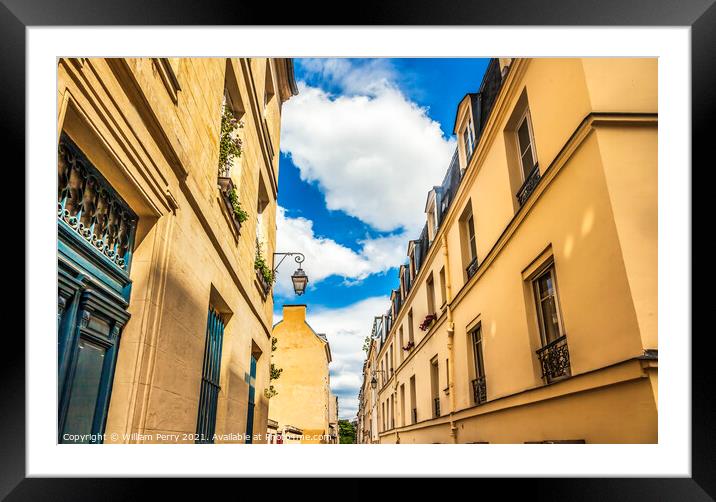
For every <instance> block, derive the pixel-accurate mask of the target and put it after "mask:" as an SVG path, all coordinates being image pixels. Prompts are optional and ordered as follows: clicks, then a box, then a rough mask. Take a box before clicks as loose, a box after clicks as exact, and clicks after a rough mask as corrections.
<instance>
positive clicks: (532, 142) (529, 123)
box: [514, 106, 538, 183]
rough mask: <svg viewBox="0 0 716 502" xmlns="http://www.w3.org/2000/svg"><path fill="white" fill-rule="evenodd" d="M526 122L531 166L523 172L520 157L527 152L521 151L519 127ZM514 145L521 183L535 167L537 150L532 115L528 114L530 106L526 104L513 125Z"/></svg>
mask: <svg viewBox="0 0 716 502" xmlns="http://www.w3.org/2000/svg"><path fill="white" fill-rule="evenodd" d="M525 121H526V122H527V134H528V136H529V140H530V144H529V148H530V150H531V153H532V167H530V169H529V171H527V172H525V168H524V163H523V162H522V159H523V158H524V154H525V153H526V152H527V150H526V149H525V151H524V152H523V151H522V145H521V144H520V127H521V126H522V124H523V123H524V122H525ZM514 134H515V145H516V146H517V162H518V165H519V168H520V175H521V179H522V183H524V182H525V181H526V180H527V178H529V176H530V174H531V173H532V171H534V170H535V168H536V167H537V165H538V161H537V151H536V149H535V137H534V130H533V129H532V116H531V114H530V107H529V106H526V107H525V110H524V112H522V114H521V115H520V118H519V119H518V120H517V125H516V126H515V131H514Z"/></svg>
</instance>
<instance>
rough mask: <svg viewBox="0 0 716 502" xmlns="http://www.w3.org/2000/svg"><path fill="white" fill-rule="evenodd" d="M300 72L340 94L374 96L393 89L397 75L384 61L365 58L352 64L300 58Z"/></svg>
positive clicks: (332, 60) (341, 61)
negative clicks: (321, 81) (314, 77)
mask: <svg viewBox="0 0 716 502" xmlns="http://www.w3.org/2000/svg"><path fill="white" fill-rule="evenodd" d="M299 64H300V66H301V69H302V70H303V71H304V72H305V73H307V74H308V75H309V76H311V77H313V76H317V77H320V78H321V80H323V81H324V82H325V83H328V84H329V85H331V86H335V87H338V88H339V89H340V91H341V94H349V95H351V94H364V95H374V94H377V93H379V92H380V91H381V90H383V89H385V88H386V87H390V86H393V82H394V81H395V80H396V79H397V77H398V76H397V74H396V71H395V69H394V68H393V66H392V65H391V64H390V62H389V60H387V59H368V60H364V61H363V62H361V63H356V62H354V61H351V60H350V59H345V58H309V59H300V60H299Z"/></svg>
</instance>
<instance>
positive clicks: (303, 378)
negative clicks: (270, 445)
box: [269, 305, 330, 443]
mask: <svg viewBox="0 0 716 502" xmlns="http://www.w3.org/2000/svg"><path fill="white" fill-rule="evenodd" d="M273 336H274V337H276V339H277V342H276V351H274V353H273V362H274V364H275V365H276V366H277V367H279V368H282V369H283V371H282V373H281V376H280V378H279V379H278V380H275V381H274V387H275V389H276V392H277V395H276V396H274V397H272V398H271V400H270V403H269V415H270V418H271V419H273V420H276V421H277V422H278V423H279V428H281V427H283V426H285V425H293V426H294V427H298V428H300V429H303V433H304V436H311V435H319V434H322V435H326V434H328V430H329V429H328V420H329V395H330V388H329V375H328V362H329V361H328V357H327V353H326V343H325V342H324V341H323V340H321V339H320V338H319V337H318V336H317V335H316V333H314V332H313V330H312V329H311V327H310V326H309V325H308V324H307V323H306V307H305V305H299V306H289V305H285V306H284V308H283V318H282V320H281V321H280V322H279V323H278V324H276V326H275V327H274V330H273ZM302 442H303V443H317V442H322V441H320V440H317V439H316V440H314V439H312V438H306V439H304V440H303V441H302Z"/></svg>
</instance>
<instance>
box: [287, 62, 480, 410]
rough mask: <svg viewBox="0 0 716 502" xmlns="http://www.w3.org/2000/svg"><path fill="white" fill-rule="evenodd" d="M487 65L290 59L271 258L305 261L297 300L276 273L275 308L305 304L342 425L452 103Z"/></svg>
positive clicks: (435, 175) (445, 158) (418, 218)
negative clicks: (294, 91)
mask: <svg viewBox="0 0 716 502" xmlns="http://www.w3.org/2000/svg"><path fill="white" fill-rule="evenodd" d="M487 63H488V60H487V59H417V58H416V59H295V60H294V64H295V71H296V80H297V82H298V85H299V94H298V96H295V97H293V98H292V99H291V100H289V101H288V102H287V103H285V104H284V108H283V112H282V113H283V116H282V133H281V157H280V165H279V190H278V205H279V210H278V213H279V214H278V217H277V251H301V252H303V253H304V254H306V261H305V263H304V265H303V268H304V269H305V270H306V272H307V274H308V275H309V280H310V283H309V288H308V290H307V292H306V294H305V295H303V296H302V297H300V298H296V297H295V296H294V295H293V293H292V291H291V288H290V280H289V276H290V275H291V273H293V269H294V267H293V262H292V261H289V260H287V261H286V262H284V264H283V265H282V266H281V268H280V269H279V276H278V283H277V285H276V287H275V289H274V305H275V310H276V320H279V319H280V315H281V306H282V305H283V304H284V303H297V302H300V303H306V304H307V305H308V322H309V323H310V324H311V326H313V328H314V329H315V330H316V331H318V332H322V333H326V334H327V336H328V340H329V342H330V344H331V350H332V353H333V362H332V364H331V366H330V370H331V386H332V389H333V392H334V393H335V394H337V395H338V396H339V413H340V416H341V418H353V417H354V416H355V413H356V408H357V394H358V390H359V388H360V383H361V378H362V377H361V366H362V361H363V357H364V353H363V352H362V350H361V346H362V340H363V338H364V337H365V336H366V335H367V334H368V333H369V332H370V328H371V322H372V319H373V316H374V315H379V314H381V313H384V312H385V311H386V310H387V308H388V300H387V297H388V295H389V294H390V290H391V289H392V288H395V287H396V286H397V284H398V277H397V267H398V266H400V264H401V263H404V262H405V261H406V259H407V257H406V250H407V242H408V240H409V239H414V238H416V237H417V236H418V234H419V231H420V229H421V228H422V226H423V225H424V223H425V221H424V220H425V216H424V214H423V209H424V203H425V198H426V196H427V192H428V191H429V190H430V188H431V187H432V186H433V185H436V184H439V183H440V181H441V180H442V175H443V173H444V172H445V170H446V169H447V166H448V163H449V161H450V157H451V155H452V152H453V151H454V149H455V139H454V137H453V135H452V126H453V121H454V118H455V110H456V107H457V103H458V102H459V101H460V100H461V99H462V97H463V96H464V95H465V94H466V93H467V92H475V91H476V90H477V89H478V87H479V85H480V81H481V79H482V75H483V73H484V71H485V69H486V67H487Z"/></svg>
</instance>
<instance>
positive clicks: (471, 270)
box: [465, 258, 477, 280]
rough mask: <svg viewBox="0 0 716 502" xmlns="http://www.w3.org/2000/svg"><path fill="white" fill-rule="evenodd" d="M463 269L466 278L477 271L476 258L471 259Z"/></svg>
mask: <svg viewBox="0 0 716 502" xmlns="http://www.w3.org/2000/svg"><path fill="white" fill-rule="evenodd" d="M465 271H466V272H467V278H468V280H469V279H470V278H471V277H472V276H473V275H475V272H477V258H473V259H472V261H471V262H470V264H469V265H468V266H467V267H466V268H465Z"/></svg>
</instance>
